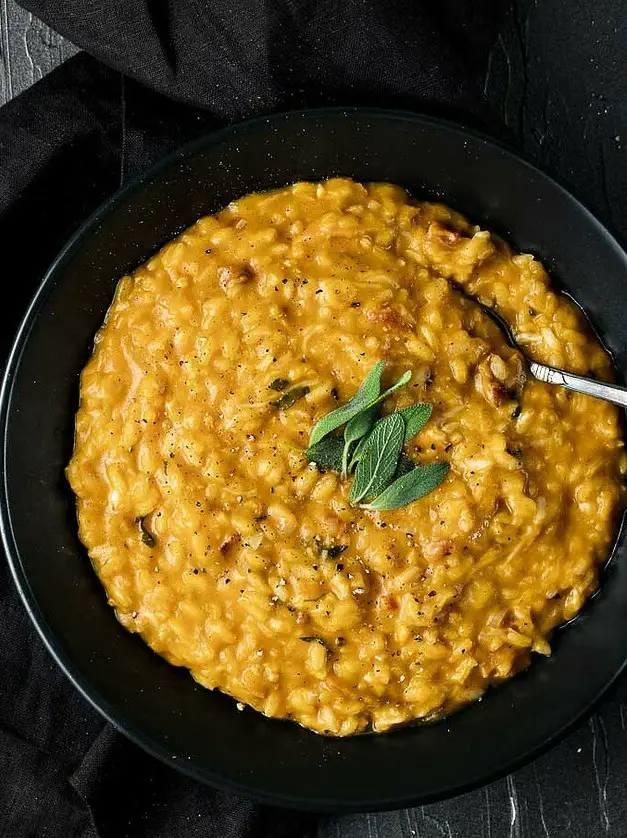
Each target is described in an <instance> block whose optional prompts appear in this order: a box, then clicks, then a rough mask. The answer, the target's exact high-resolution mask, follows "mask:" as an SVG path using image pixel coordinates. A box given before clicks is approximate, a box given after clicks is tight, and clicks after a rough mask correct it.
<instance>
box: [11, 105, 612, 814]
mask: <svg viewBox="0 0 627 838" xmlns="http://www.w3.org/2000/svg"><path fill="white" fill-rule="evenodd" d="M328 116H344V117H346V118H347V119H350V118H351V117H352V116H359V117H366V118H368V117H370V118H372V119H391V120H397V121H401V122H407V123H412V124H414V125H416V126H424V127H427V128H431V129H436V130H442V131H447V132H450V133H453V134H457V135H458V136H460V137H472V138H473V139H474V140H476V141H478V142H480V143H482V144H484V145H487V146H489V147H492V148H494V149H495V150H497V151H498V152H499V153H501V154H503V155H505V156H506V157H509V158H510V159H511V160H512V162H514V163H515V164H516V165H518V166H522V167H523V168H526V169H527V170H528V171H529V172H530V173H533V174H534V175H535V176H540V178H541V179H543V180H544V181H546V182H548V183H549V184H550V185H552V186H553V187H554V188H556V189H557V190H558V191H560V192H561V193H562V194H563V195H564V196H565V197H567V198H568V200H569V201H571V202H572V203H573V204H574V205H575V206H576V207H577V209H578V210H579V211H580V212H582V213H583V215H584V216H585V218H586V221H587V222H588V223H589V224H590V225H591V226H592V227H594V228H596V230H597V231H598V232H599V233H600V234H601V235H602V236H603V237H604V238H605V239H606V241H607V243H608V245H610V246H611V247H612V248H613V249H614V251H615V252H616V254H617V255H618V256H619V258H621V259H622V260H623V261H624V263H625V266H626V269H627V253H626V252H625V250H624V249H623V247H622V246H621V244H620V243H619V241H618V240H617V238H616V237H615V236H614V234H613V233H612V232H611V231H610V230H608V228H607V227H606V226H605V224H603V223H602V222H601V221H599V220H598V219H597V217H596V216H595V215H594V214H593V213H592V212H591V211H590V210H589V209H588V208H587V207H586V206H585V204H583V203H582V202H581V201H580V200H579V199H578V198H576V197H575V196H574V195H573V194H572V193H571V192H570V190H569V189H567V188H566V187H565V186H563V185H562V184H561V183H560V181H559V180H557V179H556V178H555V177H554V176H552V175H549V174H546V173H545V172H544V171H543V170H542V169H540V168H538V167H537V166H536V165H535V164H534V163H532V162H531V161H530V160H529V159H528V158H527V157H526V156H525V155H524V153H520V152H518V151H514V150H513V149H512V148H511V147H510V146H509V145H508V144H507V143H505V142H503V141H502V140H500V139H496V138H493V137H491V136H489V135H487V134H485V133H483V132H481V131H478V130H476V129H474V128H467V127H466V126H464V125H463V124H461V123H457V122H454V121H452V120H450V119H444V118H441V117H436V116H431V115H427V114H423V113H420V112H414V111H410V110H402V109H396V108H381V107H376V108H375V107H361V106H349V107H342V106H331V107H319V108H306V109H299V110H289V111H281V112H277V113H273V114H270V115H265V116H257V117H254V118H252V119H248V120H244V121H240V122H236V123H231V124H229V125H226V126H224V127H222V128H219V129H217V130H215V131H209V132H207V133H204V134H202V135H201V136H199V137H196V138H195V139H193V140H191V141H189V142H187V143H184V144H182V145H180V146H178V147H176V148H174V149H172V150H170V151H169V152H167V153H166V154H165V155H163V156H162V157H160V158H159V159H158V160H157V161H156V162H155V163H153V164H152V165H151V166H149V167H148V168H147V169H145V170H144V171H142V172H140V173H139V174H137V175H135V176H134V177H133V178H132V179H131V180H130V181H129V182H128V183H126V184H125V185H124V186H122V187H120V188H119V189H118V190H116V191H115V192H114V193H113V194H112V195H110V196H109V197H108V198H106V199H105V200H104V201H103V202H102V203H101V204H100V205H99V206H98V207H97V208H96V209H95V210H94V211H93V212H92V213H91V215H89V217H88V218H87V219H86V220H85V221H84V222H83V223H81V224H80V225H79V226H78V228H77V229H76V230H75V232H74V233H73V234H72V235H71V237H70V238H69V239H68V240H67V242H66V243H65V244H64V245H63V247H62V248H61V249H60V251H59V252H58V254H57V255H56V257H55V258H54V259H53V260H52V262H51V263H50V265H49V267H48V269H47V270H46V271H45V273H44V275H43V278H42V279H41V281H40V283H39V285H38V286H37V289H36V291H35V293H34V295H33V297H32V299H31V301H30V303H29V305H28V307H27V309H26V312H25V313H24V315H23V316H22V318H21V321H20V325H19V327H18V329H17V332H16V333H15V336H14V338H13V341H12V345H11V350H10V352H9V355H8V357H7V359H6V361H5V367H4V372H3V375H2V383H1V386H0V471H1V475H2V477H1V480H0V538H1V541H2V546H3V548H4V553H5V555H6V558H7V562H8V565H9V569H10V573H11V576H12V578H13V581H14V583H15V585H16V587H17V590H18V592H19V595H20V597H21V600H22V602H23V604H24V606H25V608H26V611H27V613H28V615H29V617H30V619H31V621H32V623H33V624H34V626H35V628H36V630H37V633H38V635H39V637H40V638H41V640H42V641H43V643H44V645H45V647H46V648H47V650H48V652H49V653H50V654H51V655H52V657H53V659H54V660H55V662H56V664H57V665H58V666H59V667H60V669H61V670H62V672H63V673H64V674H65V676H66V677H67V678H68V679H69V680H70V682H71V683H72V685H73V687H74V688H75V689H77V690H78V692H79V693H80V694H81V695H82V696H83V698H85V699H86V700H87V702H88V703H89V704H90V705H91V706H92V707H93V708H94V709H95V710H96V711H97V712H98V713H99V714H100V715H101V716H103V717H104V719H105V720H106V721H107V722H109V723H110V724H111V725H112V726H113V727H114V728H115V729H116V730H117V731H119V732H120V733H122V734H124V735H125V736H126V737H127V738H129V739H130V740H131V741H132V742H133V743H135V744H136V745H138V746H139V747H140V748H142V749H143V750H144V751H145V752H147V753H149V754H150V755H151V756H153V757H155V758H156V759H158V760H160V761H161V762H162V763H164V764H166V765H168V766H169V767H171V768H175V769H176V770H178V771H180V772H181V773H183V774H184V775H186V776H188V777H190V778H192V779H194V780H196V781H199V782H202V783H204V784H208V785H211V786H213V787H215V788H218V789H220V790H222V791H225V792H231V793H236V794H240V795H244V796H247V797H249V798H252V799H255V800H257V801H259V802H262V803H266V804H270V805H275V806H282V807H285V808H288V809H298V810H301V811H308V812H317V813H325V812H326V813H330V812H335V813H340V812H344V813H351V812H353V813H355V812H368V811H385V810H390V809H399V808H404V807H409V806H412V805H417V804H422V803H430V802H435V801H437V800H443V799H449V798H452V797H456V796H458V795H460V794H463V793H465V792H469V791H473V790H475V789H478V788H481V787H482V786H484V785H486V784H488V783H490V782H493V781H495V780H497V779H499V778H502V777H504V776H505V775H506V774H509V773H511V772H512V771H514V770H516V769H518V768H520V767H521V766H523V765H525V764H527V763H528V762H530V761H531V760H532V759H535V758H536V757H538V756H540V755H541V754H543V753H545V752H546V751H547V750H549V749H550V748H551V747H552V746H553V745H555V744H556V743H557V742H558V741H560V740H561V739H562V738H563V737H564V736H566V734H567V733H569V732H570V731H571V730H572V729H573V728H574V727H575V726H576V725H577V724H578V723H579V722H581V721H582V720H583V719H584V718H586V717H587V716H588V715H589V714H590V713H591V712H592V710H593V709H594V707H595V706H596V705H597V704H598V702H599V701H600V700H601V699H602V697H603V696H605V695H606V693H607V692H608V691H609V690H610V689H611V688H612V686H613V685H614V684H615V682H616V681H617V679H618V678H619V677H620V676H621V674H622V673H623V672H624V671H625V670H626V669H627V655H626V656H625V659H624V660H623V663H622V665H621V666H620V667H619V668H618V669H617V670H616V671H615V672H614V673H613V675H612V676H611V678H610V679H609V680H608V681H607V683H606V684H605V686H604V687H603V689H602V690H601V691H600V692H599V693H598V694H597V695H596V696H595V697H594V698H593V699H592V700H591V701H589V702H588V703H587V704H586V705H585V706H583V707H580V708H579V709H578V710H577V711H576V712H575V713H574V714H573V715H572V716H571V717H570V719H568V720H567V721H566V722H564V724H562V725H561V726H560V727H559V728H558V729H557V730H555V731H554V733H553V734H552V735H550V736H548V737H547V738H545V739H544V740H543V741H542V742H541V743H539V744H536V745H533V746H531V747H529V748H528V749H527V750H525V751H524V752H522V753H519V755H518V756H517V757H515V758H513V759H509V760H507V759H505V760H503V761H502V763H501V764H500V765H499V766H498V767H497V768H495V769H493V770H492V771H491V772H490V773H489V774H488V775H483V776H482V777H479V778H475V779H474V780H469V781H468V782H467V783H460V784H458V785H456V786H455V787H452V788H450V789H449V790H447V791H443V792H441V793H437V794H431V795H420V794H416V795H414V796H411V795H407V794H404V795H401V796H397V797H394V796H388V797H387V798H385V799H382V798H379V799H377V801H376V804H375V808H374V809H373V807H372V803H371V802H370V801H368V800H360V801H359V802H355V801H351V802H350V803H342V802H341V801H338V800H337V799H334V800H332V801H328V800H325V799H323V798H314V797H311V798H303V797H297V796H294V795H288V794H284V795H280V794H275V793H268V792H265V791H263V790H262V789H259V788H257V787H255V786H254V785H249V784H247V783H242V782H240V781H238V780H234V779H231V778H225V777H223V776H220V775H217V774H215V772H212V771H202V770H200V769H196V768H195V767H194V766H189V765H187V764H185V763H184V762H183V761H179V760H178V759H177V755H176V754H173V753H172V750H173V749H165V748H164V747H162V746H161V745H159V744H158V743H156V742H155V741H154V740H153V739H152V738H151V737H150V736H149V735H146V734H145V733H144V732H143V731H142V730H141V729H139V728H138V727H137V726H136V725H134V724H133V723H132V722H129V720H128V719H127V718H125V714H124V713H123V712H122V711H118V710H116V708H115V707H113V706H111V704H110V703H109V702H108V701H107V700H106V699H104V697H103V696H102V695H101V694H100V693H99V692H98V690H97V689H96V688H94V687H93V686H92V685H91V684H90V681H89V679H88V677H86V676H84V675H83V674H81V673H80V672H79V671H78V669H77V667H76V666H75V664H74V663H73V661H72V660H71V658H70V657H69V656H68V655H66V653H65V652H64V651H63V650H62V647H61V644H60V643H59V640H58V638H57V636H56V634H55V632H54V631H53V630H52V629H51V628H50V626H49V625H48V623H47V621H46V618H45V616H44V614H43V613H42V611H41V609H40V607H39V604H38V601H37V598H36V596H35V594H34V593H33V591H32V589H31V586H30V583H29V579H28V575H27V573H26V571H25V569H24V566H23V562H22V557H21V554H20V549H19V546H18V544H17V541H16V539H15V536H14V533H13V526H12V522H11V511H10V504H9V501H8V497H9V491H8V482H7V454H8V423H9V417H10V413H11V410H10V408H11V402H12V391H13V384H14V379H15V374H16V371H17V370H18V368H19V364H20V360H21V357H22V354H23V352H24V349H25V347H26V345H27V342H28V338H29V335H30V332H31V330H32V328H33V326H34V324H35V322H36V320H37V317H38V315H39V313H40V312H41V310H42V308H43V305H44V303H45V301H46V298H47V296H48V293H49V292H50V291H51V290H52V289H53V288H54V287H55V286H56V284H57V282H58V281H59V280H60V277H61V274H62V269H63V267H64V265H65V264H66V263H67V262H68V261H69V260H71V258H72V257H73V255H74V252H75V250H76V249H77V247H78V246H79V245H80V243H81V241H82V239H83V237H84V236H85V235H86V234H87V233H88V232H91V231H92V230H93V229H94V228H96V227H97V226H98V224H99V222H100V220H101V219H103V218H104V217H106V216H107V215H109V213H110V212H111V211H112V210H114V209H116V208H117V207H118V206H119V205H120V204H122V203H123V202H124V201H125V199H126V198H127V197H128V196H130V195H132V194H133V193H134V192H135V191H137V190H138V189H139V188H141V187H142V186H144V185H145V184H148V183H150V182H151V181H153V180H154V179H155V178H156V177H157V176H158V175H159V174H161V173H162V172H163V171H165V170H167V169H169V168H170V167H171V166H174V165H176V164H177V163H180V162H182V161H184V160H185V159H186V158H187V157H190V156H193V155H194V154H195V153H196V152H198V151H200V150H202V149H205V148H208V147H211V146H214V145H218V144H219V143H221V142H223V141H225V140H233V139H235V138H237V137H238V136H240V135H242V134H246V133H248V132H249V131H255V130H258V129H260V128H263V127H264V126H265V127H269V126H272V125H277V124H281V123H283V122H289V121H291V120H315V119H317V118H322V119H324V118H326V117H328ZM236 197H239V196H236ZM626 520H627V516H623V518H622V522H621V524H620V525H619V527H618V528H617V533H616V538H615V540H614V542H613V546H612V550H611V553H610V556H609V558H608V561H609V560H610V559H611V558H612V556H613V554H614V551H615V547H616V543H617V541H618V539H619V537H620V534H621V531H622V530H623V529H624V528H625V526H626ZM595 593H596V592H595ZM559 628H561V627H559ZM460 712H463V710H462V711H460ZM378 735H380V734H378Z"/></svg>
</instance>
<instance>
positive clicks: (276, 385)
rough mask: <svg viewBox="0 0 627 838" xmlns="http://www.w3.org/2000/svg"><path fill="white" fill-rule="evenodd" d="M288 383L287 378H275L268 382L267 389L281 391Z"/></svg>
mask: <svg viewBox="0 0 627 838" xmlns="http://www.w3.org/2000/svg"><path fill="white" fill-rule="evenodd" d="M289 383H290V382H289V381H288V379H287V378H275V379H274V381H271V382H270V384H268V390H276V391H277V392H279V393H281V392H282V391H283V390H285V388H286V387H287V386H288V384H289Z"/></svg>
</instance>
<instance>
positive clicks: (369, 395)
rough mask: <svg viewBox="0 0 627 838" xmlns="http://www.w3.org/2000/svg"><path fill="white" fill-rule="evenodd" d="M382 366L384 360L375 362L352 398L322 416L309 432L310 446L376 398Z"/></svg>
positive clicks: (379, 387) (383, 365)
mask: <svg viewBox="0 0 627 838" xmlns="http://www.w3.org/2000/svg"><path fill="white" fill-rule="evenodd" d="M384 367H385V361H379V363H378V364H375V366H374V367H373V368H372V369H371V370H370V372H369V373H368V375H367V376H366V379H365V381H364V383H363V384H362V385H361V387H360V388H359V390H358V391H357V392H356V393H355V395H354V396H353V398H352V399H351V400H350V401H349V402H347V403H346V404H344V405H342V407H338V408H336V409H335V410H332V411H331V413H327V415H326V416H323V417H322V419H321V420H320V421H319V422H318V423H317V424H316V425H315V426H314V429H313V431H312V432H311V437H310V438H309V445H310V446H311V445H315V444H316V443H317V442H319V441H320V440H321V439H322V437H324V436H326V435H327V434H330V433H331V431H334V430H336V428H339V427H340V425H344V424H345V423H346V422H350V420H351V419H352V418H353V416H356V415H357V414H358V413H361V411H362V410H364V408H367V407H368V406H369V404H370V402H372V401H373V400H374V399H376V398H377V396H378V395H379V393H380V392H381V374H382V373H383V368H384Z"/></svg>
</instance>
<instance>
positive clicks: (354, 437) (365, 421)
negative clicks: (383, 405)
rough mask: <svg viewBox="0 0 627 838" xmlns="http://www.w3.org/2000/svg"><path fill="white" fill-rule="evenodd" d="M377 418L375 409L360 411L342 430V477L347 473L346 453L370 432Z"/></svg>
mask: <svg viewBox="0 0 627 838" xmlns="http://www.w3.org/2000/svg"><path fill="white" fill-rule="evenodd" d="M376 416H377V408H376V406H375V407H371V408H370V409H369V410H362V412H361V413H358V414H357V416H353V418H352V419H351V420H350V422H349V423H348V424H347V425H346V428H345V429H344V451H343V453H342V475H343V476H344V477H346V473H347V471H348V453H349V451H350V447H351V445H352V444H353V443H354V442H357V441H358V440H360V439H361V438H362V437H364V436H366V435H367V434H368V433H370V431H371V430H372V426H373V425H374V423H375V420H376Z"/></svg>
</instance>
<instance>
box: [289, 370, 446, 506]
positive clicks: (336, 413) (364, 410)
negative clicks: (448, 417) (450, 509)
mask: <svg viewBox="0 0 627 838" xmlns="http://www.w3.org/2000/svg"><path fill="white" fill-rule="evenodd" d="M384 366H385V364H384V362H383V361H379V363H378V364H376V365H375V367H374V368H373V369H372V370H371V372H370V373H369V374H368V376H367V377H366V379H365V381H364V383H363V384H362V385H361V387H360V388H359V390H358V391H357V393H356V394H355V396H353V398H352V399H351V400H350V401H349V402H348V403H347V404H345V405H343V406H342V407H339V408H337V409H336V410H333V411H331V413H329V414H327V415H326V416H324V417H323V418H322V419H321V420H320V421H319V422H318V423H317V424H316V426H315V427H314V429H313V431H312V433H311V439H310V446H309V448H308V449H307V451H306V456H307V459H308V460H309V462H312V463H316V464H317V465H318V467H319V468H322V469H333V470H334V471H338V472H340V473H341V474H342V476H343V477H346V476H347V474H348V473H350V472H352V471H353V469H354V470H355V479H354V481H353V485H352V486H351V490H350V493H349V500H350V502H351V504H358V503H361V505H362V506H364V508H367V509H376V510H388V509H398V508H399V507H401V506H406V505H407V504H409V503H412V502H413V501H414V500H418V499H419V498H421V497H424V496H425V495H426V494H428V493H429V492H431V491H433V489H435V488H436V487H437V486H438V485H439V484H440V483H441V482H442V480H444V478H445V477H446V475H447V473H448V470H449V467H448V465H447V464H446V463H431V464H429V465H427V466H421V465H417V464H416V463H415V462H414V461H413V460H412V459H411V457H409V456H408V455H407V454H406V453H405V452H404V451H403V446H404V445H405V444H406V443H408V442H409V441H410V440H411V439H413V437H414V436H415V435H416V434H417V433H418V432H419V431H420V430H422V428H423V427H424V426H425V425H426V423H427V422H428V421H429V419H430V418H431V413H432V410H433V407H432V405H430V404H426V403H420V404H414V405H410V406H409V407H406V408H403V409H402V410H399V411H396V412H395V413H390V414H388V415H386V416H383V417H382V418H381V419H378V420H377V412H378V406H379V405H380V404H381V402H382V401H383V400H384V399H386V398H387V397H388V396H389V395H391V394H392V393H393V392H395V391H396V390H398V389H399V388H400V387H402V386H403V385H404V384H407V382H408V381H409V380H410V379H411V372H406V373H404V374H403V375H402V376H401V377H400V378H399V380H398V381H397V382H396V383H395V384H393V385H392V386H391V387H389V388H388V389H387V390H385V391H384V392H383V393H382V392H381V375H382V373H383V369H384ZM342 426H344V433H343V435H340V433H337V431H338V429H340V428H341V427H342Z"/></svg>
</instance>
